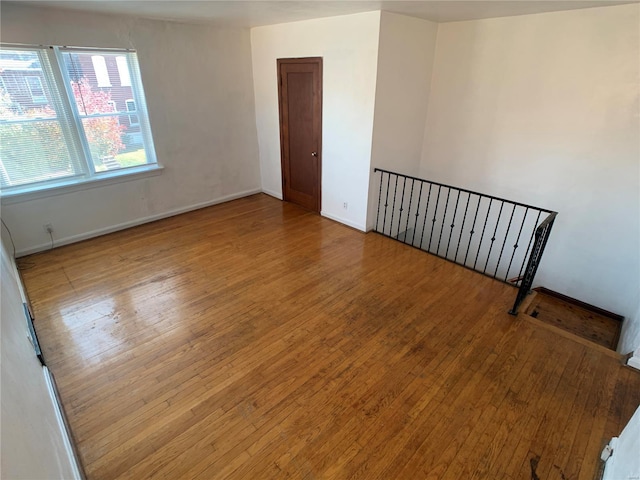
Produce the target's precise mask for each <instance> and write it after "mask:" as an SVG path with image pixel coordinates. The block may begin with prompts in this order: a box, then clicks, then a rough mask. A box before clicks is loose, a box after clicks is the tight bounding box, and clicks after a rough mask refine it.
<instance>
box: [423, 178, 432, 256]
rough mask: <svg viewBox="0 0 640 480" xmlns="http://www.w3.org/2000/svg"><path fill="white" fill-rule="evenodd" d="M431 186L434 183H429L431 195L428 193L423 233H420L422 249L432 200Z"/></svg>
mask: <svg viewBox="0 0 640 480" xmlns="http://www.w3.org/2000/svg"><path fill="white" fill-rule="evenodd" d="M431 187H433V183H429V195H427V208H425V210H424V221H423V222H422V234H421V235H420V249H422V242H423V241H424V229H425V228H427V215H428V214H429V201H431Z"/></svg>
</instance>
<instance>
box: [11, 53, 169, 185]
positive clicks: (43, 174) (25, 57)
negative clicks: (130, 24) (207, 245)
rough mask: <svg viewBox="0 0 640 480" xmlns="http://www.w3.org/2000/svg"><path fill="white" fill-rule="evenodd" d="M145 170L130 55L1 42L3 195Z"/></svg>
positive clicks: (141, 108) (138, 82)
mask: <svg viewBox="0 0 640 480" xmlns="http://www.w3.org/2000/svg"><path fill="white" fill-rule="evenodd" d="M149 167H151V168H153V167H157V162H156V159H155V152H154V149H153V139H152V136H151V129H150V126H149V120H148V116H147V110H146V103H145V99H144V92H143V89H142V79H141V78H140V72H139V68H138V60H137V57H136V54H135V52H132V51H125V50H98V49H90V48H77V47H73V48H66V47H65V48H61V47H50V48H45V47H36V46H33V47H31V46H28V47H27V46H24V47H23V46H21V45H9V46H8V45H2V46H0V187H1V188H2V193H3V194H21V193H25V192H30V191H33V190H39V189H46V188H50V187H55V186H62V185H66V184H68V183H78V182H83V181H87V180H91V179H92V178H94V177H100V176H109V173H110V172H112V171H114V170H126V169H130V170H129V171H130V172H132V173H135V172H136V171H140V170H141V169H145V168H149ZM122 173H125V172H122ZM118 175H120V173H119V174H118Z"/></svg>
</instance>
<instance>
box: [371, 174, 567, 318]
mask: <svg viewBox="0 0 640 480" xmlns="http://www.w3.org/2000/svg"><path fill="white" fill-rule="evenodd" d="M374 172H375V173H377V172H380V173H381V177H380V188H379V191H378V213H377V215H376V225H375V231H376V232H377V233H380V234H381V235H384V236H387V237H390V238H393V239H395V240H398V241H400V242H402V243H405V244H407V245H411V246H412V247H414V248H419V249H420V250H425V251H427V252H429V253H431V254H434V255H436V256H438V257H441V258H444V259H446V260H448V261H451V262H454V263H456V264H458V265H461V266H463V267H465V268H469V269H471V270H474V271H476V272H478V273H481V274H483V275H486V276H489V277H491V278H494V279H497V280H499V281H503V282H505V283H508V284H510V285H513V286H516V284H517V283H520V285H519V287H517V288H518V294H517V296H516V301H515V303H514V306H513V308H512V309H511V310H510V311H509V313H511V314H513V315H515V314H517V312H518V307H519V306H520V304H521V303H522V301H523V300H524V298H525V297H526V296H527V295H528V293H529V291H530V289H531V287H532V284H533V281H534V277H535V275H536V273H537V270H538V266H539V264H540V260H541V258H542V254H543V253H544V250H545V247H546V244H547V240H548V239H549V234H550V233H551V229H552V227H553V224H554V222H555V219H556V217H557V215H558V212H555V211H553V210H549V209H546V208H540V207H536V206H533V205H529V204H526V203H522V202H515V201H513V200H508V199H506V198H501V197H497V196H494V195H488V194H486V193H481V192H476V191H473V190H469V189H466V188H460V187H456V186H453V185H447V184H445V183H440V182H435V181H432V180H427V179H425V178H419V177H414V176H411V175H405V174H402V173H398V172H393V171H390V170H386V169H383V168H374ZM385 174H386V175H387V181H386V188H385V193H384V195H383V186H384V183H385V182H384V175H385ZM392 176H393V177H395V182H394V185H393V186H392V185H391V183H390V182H391V177H392ZM398 180H401V182H400V183H399V182H398ZM416 183H417V184H418V186H419V190H418V187H417V186H416ZM399 187H400V188H399ZM408 187H409V188H408ZM423 187H425V193H424V195H425V196H426V202H425V203H424V204H423V203H422V201H421V200H422V198H423ZM434 187H435V188H434ZM432 189H433V203H431V208H430V201H431V199H432ZM443 189H444V190H445V191H446V200H445V196H444V195H443V196H442V203H441V192H442V191H443ZM436 190H437V194H436ZM414 192H416V193H414ZM452 192H457V195H456V194H455V193H454V195H453V197H455V198H453V197H452V195H451V193H452ZM463 193H466V194H467V195H466V199H463V201H462V203H461V204H460V195H461V194H463ZM390 194H391V195H390ZM407 194H408V197H407ZM398 195H399V198H398ZM473 196H475V197H476V198H477V201H476V200H475V199H474V200H473V203H470V202H471V199H472V197H473ZM416 197H417V198H416ZM450 197H451V200H452V203H451V207H452V211H453V213H452V214H449V215H448V212H450V211H451V210H448V209H449V205H450V203H449V199H450ZM414 200H415V202H414ZM454 200H455V201H454ZM465 200H466V204H465ZM396 202H397V203H398V207H399V209H398V210H396ZM494 202H495V205H496V208H495V209H494V210H493V213H492V204H494ZM383 204H384V208H383V209H382V206H383ZM474 204H475V205H474ZM439 205H442V207H440V209H439ZM459 205H460V206H461V208H460V210H459V209H458V206H459ZM470 205H471V209H469V207H470ZM481 205H482V206H481ZM498 205H499V210H498ZM505 205H508V206H507V208H506V209H505V208H504V207H505ZM388 208H390V220H389V226H388V231H387V219H388V218H389V214H388V213H387V210H388ZM474 210H475V211H474ZM496 210H497V213H496ZM480 211H482V212H483V213H482V215H481V216H480V222H479V223H478V226H477V227H476V221H477V220H478V213H479V212H480ZM503 211H504V213H505V217H502V215H503ZM517 211H518V213H516V212H517ZM529 212H532V216H531V217H529V218H530V219H529V220H528V217H527V215H528V214H529ZM467 213H469V223H465V222H466V220H467ZM536 213H537V215H536ZM381 214H382V217H381V216H380V215H381ZM396 215H397V222H398V223H397V225H394V217H396ZM543 215H546V218H544V219H543V220H542V221H541V222H540V217H541V216H543ZM403 217H404V218H405V220H404V227H402V223H403ZM420 217H422V220H421V223H422V225H421V226H420V225H419V218H420ZM437 217H441V218H437ZM461 217H462V218H461ZM534 217H535V218H534ZM471 218H473V219H472V220H471ZM502 218H505V220H504V221H502V223H501V219H502ZM514 218H515V223H514ZM381 219H382V224H381V226H380V220H381ZM410 219H413V220H410ZM507 220H508V223H507ZM460 221H461V223H458V222H460ZM483 222H484V223H483ZM538 222H540V223H538ZM410 223H413V225H412V226H410ZM445 223H446V225H445ZM488 225H489V229H488V230H487V226H488ZM512 225H513V226H514V228H513V230H512ZM518 225H519V227H518ZM525 225H526V228H524V227H525ZM456 226H457V227H458V229H457V230H454V229H455V227H456ZM465 226H466V227H467V230H466V232H465ZM403 228H404V231H403ZM523 228H524V230H523ZM438 230H439V232H438ZM445 230H446V231H447V232H448V239H447V234H445V235H444V239H445V242H444V243H443V247H444V246H445V245H446V249H444V250H443V251H441V248H440V245H441V241H442V239H443V233H444V232H445ZM454 231H455V232H456V233H455V234H454ZM479 231H481V234H480V236H479V237H478V236H476V237H474V236H473V235H474V234H476V233H478V232H479ZM485 231H486V237H485ZM498 231H500V233H498ZM523 231H524V237H522V238H523V240H524V241H525V242H526V239H527V238H529V241H528V242H526V245H527V247H526V250H524V249H521V250H519V251H518V250H517V249H518V248H519V247H520V246H522V247H524V245H525V244H524V243H523V244H520V242H521V236H522V234H523ZM410 232H412V233H411V237H409V235H410ZM417 233H419V234H418V235H416V234H417ZM434 233H436V244H435V245H436V246H435V250H433V249H432V239H433V236H434ZM454 235H456V236H457V246H456V240H455V237H454ZM463 235H465V237H464V238H465V240H464V243H462V251H461V252H460V253H461V254H463V255H464V258H463V259H462V258H459V257H458V251H459V248H460V245H461V242H462V239H463ZM427 236H428V243H427V244H425V245H424V247H423V241H424V240H425V239H426V237H427ZM452 238H453V239H454V240H453V242H454V243H453V245H454V247H455V252H454V250H453V249H452V250H451V253H452V255H449V251H450V249H449V247H450V245H451V240H452ZM485 238H486V240H485ZM416 240H417V241H418V242H419V243H416ZM496 240H497V243H495V242H496ZM507 241H509V245H510V246H509V247H507V248H506V257H503V254H504V253H505V247H506V245H507ZM483 242H484V243H483ZM511 242H513V247H511V245H512V243H511ZM465 243H466V253H465V252H464V250H465V247H464V244H465ZM500 244H501V246H500ZM472 245H473V247H472ZM494 245H495V246H496V248H495V249H494ZM470 248H472V250H470ZM470 251H471V252H473V251H475V259H474V253H472V256H471V257H469V258H470V260H469V261H471V262H473V264H470V263H468V262H467V257H468V255H469V252H470ZM481 251H482V252H483V253H482V260H480V264H479V265H478V260H479V258H480V253H481ZM518 252H522V253H518ZM492 255H493V256H492ZM503 258H504V259H505V261H504V263H501V262H502V259H503ZM514 260H515V262H516V263H515V264H514ZM490 262H491V267H488V266H489V264H490ZM483 264H484V266H483ZM512 265H513V267H514V268H515V272H514V273H516V272H517V273H518V275H517V277H515V282H514V280H508V279H509V274H510V273H511V271H512V270H511V268H512ZM518 265H519V266H520V268H519V270H518ZM505 266H506V270H505ZM501 267H502V269H501ZM487 268H489V271H488V272H487ZM498 272H500V274H499V273H498ZM503 275H504V278H503Z"/></svg>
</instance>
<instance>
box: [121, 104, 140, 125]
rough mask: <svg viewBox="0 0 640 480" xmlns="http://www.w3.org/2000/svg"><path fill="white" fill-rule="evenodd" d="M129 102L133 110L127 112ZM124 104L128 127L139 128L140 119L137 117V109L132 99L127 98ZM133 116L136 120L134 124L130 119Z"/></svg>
mask: <svg viewBox="0 0 640 480" xmlns="http://www.w3.org/2000/svg"><path fill="white" fill-rule="evenodd" d="M129 102H132V103H133V110H129ZM124 104H125V106H126V108H127V113H128V114H129V126H130V127H139V126H140V117H138V107H137V106H136V101H135V100H134V99H133V98H128V99H127V100H125V101H124ZM133 116H135V117H136V118H137V119H138V120H137V121H136V122H134V121H133V120H132V118H131V117H133Z"/></svg>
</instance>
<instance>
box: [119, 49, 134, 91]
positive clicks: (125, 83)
mask: <svg viewBox="0 0 640 480" xmlns="http://www.w3.org/2000/svg"><path fill="white" fill-rule="evenodd" d="M116 66H117V67H118V76H119V77H120V86H121V87H130V86H131V76H130V75H129V66H128V65H127V58H126V57H123V56H119V57H116Z"/></svg>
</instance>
